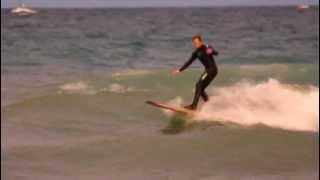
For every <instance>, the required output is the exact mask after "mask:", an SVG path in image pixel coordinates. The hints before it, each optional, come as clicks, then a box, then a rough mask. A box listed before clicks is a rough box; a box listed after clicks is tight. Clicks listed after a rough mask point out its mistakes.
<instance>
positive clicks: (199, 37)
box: [192, 34, 202, 41]
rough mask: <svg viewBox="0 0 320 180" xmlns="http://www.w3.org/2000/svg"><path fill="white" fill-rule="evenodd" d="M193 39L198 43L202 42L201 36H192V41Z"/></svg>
mask: <svg viewBox="0 0 320 180" xmlns="http://www.w3.org/2000/svg"><path fill="white" fill-rule="evenodd" d="M195 39H199V40H200V41H202V38H201V36H200V35H199V34H197V35H194V36H193V37H192V41H194V40H195Z"/></svg>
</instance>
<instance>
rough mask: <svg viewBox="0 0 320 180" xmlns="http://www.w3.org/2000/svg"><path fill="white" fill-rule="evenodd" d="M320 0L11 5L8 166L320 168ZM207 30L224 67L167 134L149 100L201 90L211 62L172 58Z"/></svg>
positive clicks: (47, 175) (46, 175)
mask: <svg viewBox="0 0 320 180" xmlns="http://www.w3.org/2000/svg"><path fill="white" fill-rule="evenodd" d="M318 12H319V10H318V8H317V7H316V8H315V7H313V8H311V9H309V10H308V11H305V12H302V13H301V12H297V11H296V10H295V8H294V7H281V8H280V7H269V8H265V7H251V8H247V7H242V8H236V7H233V8H231V7H230V8H183V9H174V8H161V9H90V10H88V9H63V10H61V9H50V10H48V9H42V10H40V11H39V13H38V14H37V15H34V16H26V17H18V16H14V15H12V14H10V13H9V11H7V10H2V12H1V19H2V21H1V31H2V33H1V52H2V53H1V59H2V60H1V85H2V86H1V117H2V118H1V120H2V121H1V127H2V136H1V137H2V140H3V141H2V144H1V152H2V155H3V157H4V158H3V159H2V161H1V163H2V170H3V172H4V173H3V177H4V178H5V179H10V180H11V179H19V180H20V179H26V180H29V179H48V180H51V179H112V180H127V179H130V180H131V179H139V180H140V179H156V180H157V179H159V180H160V179H161V180H162V179H175V180H176V179H177V180H180V179H181V180H191V179H192V180H193V179H196V180H198V179H200V180H209V179H210V180H211V179H223V180H224V179H316V178H317V177H318V174H319V171H318V167H319V161H318V156H319V153H318V139H319V138H318V127H319V125H318V118H319V111H318V108H319V102H318V101H317V99H318V98H319V88H318V87H319V84H318V81H319V78H318V77H319V68H318V63H319V51H318V48H319V32H318V31H319V24H318V20H319V15H318ZM196 33H200V34H202V35H203V38H204V39H205V41H206V42H207V43H209V44H213V45H214V46H215V47H216V49H218V50H219V52H220V55H219V56H218V57H217V59H216V60H217V64H218V66H219V74H218V76H217V78H216V79H215V81H214V82H213V83H212V85H211V86H210V87H209V88H208V92H209V94H210V97H211V100H210V102H209V103H207V104H205V105H203V106H202V107H201V110H200V112H199V115H198V117H196V118H194V119H193V120H192V119H187V123H186V124H185V125H184V126H183V125H182V126H183V127H179V131H174V133H168V131H166V130H167V129H168V128H169V129H170V127H171V126H173V125H174V123H173V121H175V118H172V117H171V116H169V115H167V114H166V113H164V112H162V111H161V110H158V109H155V108H153V107H149V106H147V105H146V104H145V103H144V102H145V101H146V100H149V99H153V100H158V101H162V102H173V103H179V102H181V101H183V103H188V102H189V101H191V98H192V93H193V86H194V83H195V81H196V80H197V79H198V76H199V75H200V73H201V71H202V69H201V67H200V63H198V62H196V63H194V65H193V68H191V69H189V70H187V71H186V72H185V73H183V74H181V75H179V76H171V75H170V70H171V69H174V68H176V67H179V66H180V65H182V64H183V63H184V62H185V61H186V60H187V59H188V57H189V55H190V53H191V51H192V44H191V40H190V37H192V35H194V34H196ZM178 119H179V118H178ZM217 121H219V122H222V125H221V124H219V123H216V122H217Z"/></svg>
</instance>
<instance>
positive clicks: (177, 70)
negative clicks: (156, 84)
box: [171, 69, 180, 75]
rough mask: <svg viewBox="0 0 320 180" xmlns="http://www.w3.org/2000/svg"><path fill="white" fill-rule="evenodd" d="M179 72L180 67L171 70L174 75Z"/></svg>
mask: <svg viewBox="0 0 320 180" xmlns="http://www.w3.org/2000/svg"><path fill="white" fill-rule="evenodd" d="M179 73H180V71H179V69H175V70H173V71H172V72H171V74H172V75H177V74H179Z"/></svg>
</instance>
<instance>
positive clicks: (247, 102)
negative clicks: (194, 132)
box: [195, 79, 319, 131]
mask: <svg viewBox="0 0 320 180" xmlns="http://www.w3.org/2000/svg"><path fill="white" fill-rule="evenodd" d="M213 93H214V96H211V99H210V101H209V102H208V103H205V104H204V106H203V107H201V109H200V112H199V113H198V114H197V115H196V117H195V119H197V120H214V121H217V120H218V121H230V122H234V123H238V124H242V125H255V124H259V123H260V124H265V125H268V126H272V127H277V128H283V129H288V130H302V131H318V129H319V124H318V118H319V101H318V99H319V88H317V87H309V88H308V89H307V90H306V89H301V88H299V87H296V86H292V85H284V84H281V83H280V82H279V81H277V80H275V79H269V80H268V81H267V82H264V83H261V84H251V83H248V82H241V83H238V84H235V85H233V86H230V87H224V88H219V89H214V91H213Z"/></svg>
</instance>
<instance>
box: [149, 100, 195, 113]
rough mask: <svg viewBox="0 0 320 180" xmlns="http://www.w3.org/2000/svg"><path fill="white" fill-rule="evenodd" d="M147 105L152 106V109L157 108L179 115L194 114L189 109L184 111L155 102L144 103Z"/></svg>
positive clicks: (183, 109)
mask: <svg viewBox="0 0 320 180" xmlns="http://www.w3.org/2000/svg"><path fill="white" fill-rule="evenodd" d="M146 103H147V104H149V105H151V106H154V107H159V108H162V109H167V110H170V111H173V112H176V113H180V114H185V115H193V114H194V113H195V111H193V110H190V109H186V108H183V107H177V106H171V105H167V104H162V103H158V102H155V101H146Z"/></svg>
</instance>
